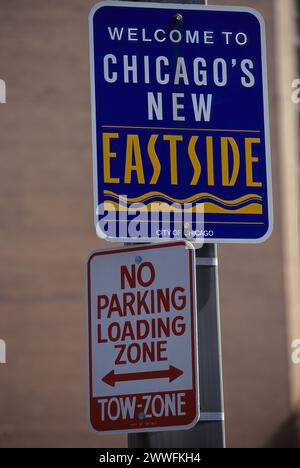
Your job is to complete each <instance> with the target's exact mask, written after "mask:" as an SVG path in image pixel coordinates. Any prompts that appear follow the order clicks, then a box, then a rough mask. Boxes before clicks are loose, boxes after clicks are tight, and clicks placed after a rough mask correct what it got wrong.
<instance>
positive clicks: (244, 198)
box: [104, 190, 262, 206]
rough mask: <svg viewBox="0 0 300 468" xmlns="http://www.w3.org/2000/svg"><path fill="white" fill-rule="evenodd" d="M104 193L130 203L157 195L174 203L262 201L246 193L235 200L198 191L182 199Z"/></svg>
mask: <svg viewBox="0 0 300 468" xmlns="http://www.w3.org/2000/svg"><path fill="white" fill-rule="evenodd" d="M104 195H107V196H111V197H113V198H116V199H117V200H120V201H123V202H128V203H137V202H145V201H148V200H150V199H151V198H155V197H162V198H165V199H166V200H168V201H171V202H174V203H189V202H190V203H191V202H194V201H200V200H201V199H203V198H211V199H212V200H215V201H218V202H220V203H223V204H224V205H228V206H236V205H240V204H241V203H243V202H245V201H249V202H250V201H252V202H253V201H254V200H255V201H257V202H260V201H262V197H261V196H260V195H256V194H248V195H244V196H242V197H240V198H236V199H235V200H223V199H222V198H220V197H217V196H216V195H212V194H210V193H197V194H196V195H193V196H191V197H189V198H182V199H180V198H173V197H170V196H169V195H166V194H165V193H162V192H148V193H145V194H144V195H141V196H139V197H135V198H131V197H128V198H127V199H126V198H124V197H122V196H121V195H119V194H117V193H115V192H112V191H110V190H104Z"/></svg>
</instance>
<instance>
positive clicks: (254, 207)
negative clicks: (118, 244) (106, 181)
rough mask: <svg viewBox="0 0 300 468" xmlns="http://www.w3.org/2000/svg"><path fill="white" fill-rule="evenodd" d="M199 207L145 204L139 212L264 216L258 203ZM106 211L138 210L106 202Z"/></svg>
mask: <svg viewBox="0 0 300 468" xmlns="http://www.w3.org/2000/svg"><path fill="white" fill-rule="evenodd" d="M198 207H201V209H200V210H199V209H197V205H196V206H194V207H192V208H188V209H182V208H174V207H171V206H170V205H168V204H167V203H166V202H152V203H149V204H148V205H147V204H145V205H143V206H142V207H140V208H139V209H138V211H140V212H141V213H142V212H150V213H157V212H161V213H171V212H174V213H204V214H205V213H230V214H256V215H261V214H262V205H260V204H258V203H250V204H249V205H246V206H244V207H242V208H239V207H237V208H236V207H234V208H231V209H229V208H224V207H221V206H218V205H215V204H214V203H202V204H201V205H198ZM104 209H105V210H107V211H119V212H128V213H131V212H132V213H134V214H136V209H135V208H130V207H125V206H123V205H120V204H119V203H116V202H114V201H111V200H109V201H105V202H104Z"/></svg>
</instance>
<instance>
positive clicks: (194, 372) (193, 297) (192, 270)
mask: <svg viewBox="0 0 300 468" xmlns="http://www.w3.org/2000/svg"><path fill="white" fill-rule="evenodd" d="M179 246H185V248H186V249H187V250H188V251H189V279H190V304H191V343H192V381H193V388H192V390H190V392H193V393H194V394H195V396H196V398H195V417H194V419H193V421H192V422H189V423H188V424H186V425H180V426H177V425H171V426H153V427H151V428H138V427H137V428H135V429H126V428H124V429H116V430H107V431H106V430H101V431H99V430H98V429H96V428H95V427H94V426H93V424H92V419H93V418H92V414H91V409H92V407H93V400H94V397H93V395H92V382H93V371H92V367H93V366H92V329H91V328H92V323H91V262H92V260H93V258H94V257H98V256H102V255H113V254H118V253H126V252H139V251H144V250H152V249H161V248H168V247H179ZM193 253H194V246H193V244H191V243H190V242H188V241H177V242H168V243H165V244H151V245H144V246H142V245H141V246H133V247H124V248H114V249H103V250H96V251H94V252H93V253H92V254H91V255H90V256H89V257H88V259H87V263H86V266H87V274H86V282H87V322H88V327H87V341H88V343H87V348H88V355H87V367H88V395H87V397H88V423H89V426H90V427H91V429H92V431H94V432H96V433H97V434H117V433H137V432H152V431H155V432H156V431H165V430H168V431H172V430H187V429H191V428H192V427H194V426H195V424H196V423H197V421H198V420H199V419H200V396H199V385H198V382H199V377H198V355H197V316H196V314H195V309H196V284H195V280H194V278H195V261H194V258H195V257H194V255H193ZM150 393H151V392H149V394H150ZM160 393H161V392H157V394H160ZM97 398H98V397H97Z"/></svg>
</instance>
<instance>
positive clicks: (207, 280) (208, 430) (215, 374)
mask: <svg viewBox="0 0 300 468" xmlns="http://www.w3.org/2000/svg"><path fill="white" fill-rule="evenodd" d="M156 1H157V0H156ZM158 1H159V0H158ZM160 3H199V4H207V1H205V0H202V1H201V0H198V1H194V0H190V1H179V2H177V1H176V0H172V1H168V0H162V1H161V2H160ZM196 257H197V262H196V265H197V267H196V282H197V296H198V300H197V316H198V340H199V376H200V411H201V417H200V421H199V422H198V423H197V424H196V426H195V427H194V428H193V429H190V430H187V431H172V432H171V431H170V432H151V433H150V432H149V433H140V434H139V433H137V434H129V436H128V447H129V448H223V447H224V446H225V430H224V408H223V381H222V360H221V334H220V309H219V285H218V259H217V247H216V245H213V244H207V245H204V246H203V247H202V248H201V249H197V250H196Z"/></svg>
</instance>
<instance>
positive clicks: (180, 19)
mask: <svg viewBox="0 0 300 468" xmlns="http://www.w3.org/2000/svg"><path fill="white" fill-rule="evenodd" d="M173 21H174V23H175V24H181V23H183V16H182V15H181V14H180V13H176V14H175V15H174V16H173Z"/></svg>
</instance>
